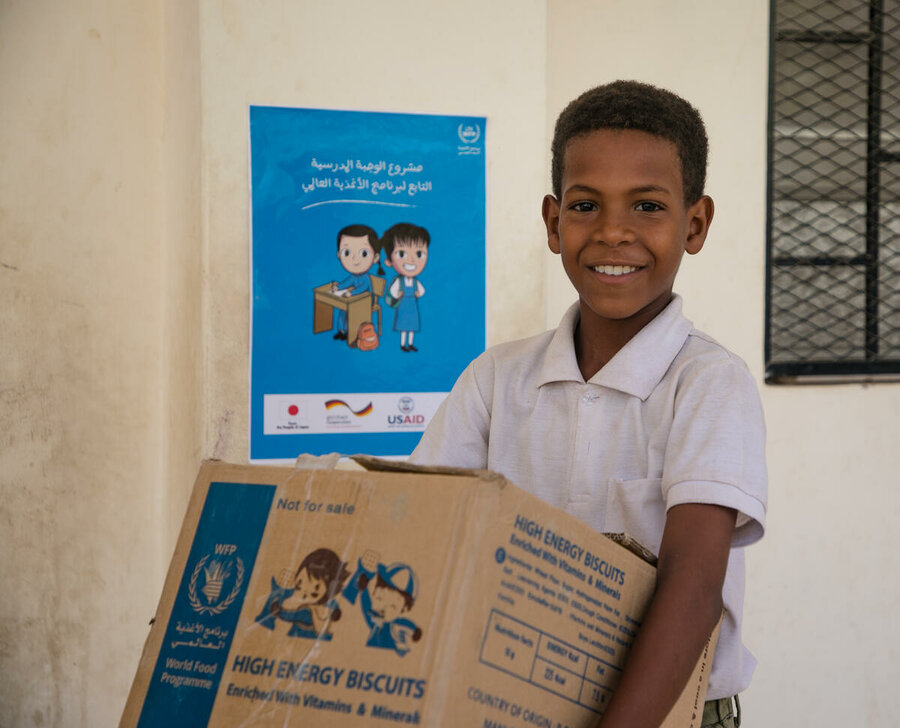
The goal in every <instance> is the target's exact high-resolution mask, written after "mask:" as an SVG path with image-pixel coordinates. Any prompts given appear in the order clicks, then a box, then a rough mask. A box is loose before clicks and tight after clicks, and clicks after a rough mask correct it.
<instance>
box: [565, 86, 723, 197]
mask: <svg viewBox="0 0 900 728" xmlns="http://www.w3.org/2000/svg"><path fill="white" fill-rule="evenodd" d="M600 129H634V130H636V131H643V132H647V133H648V134H653V135H654V136H658V137H661V138H663V139H666V140H668V141H670V142H672V143H673V144H674V145H675V147H676V149H677V150H678V156H679V158H680V159H681V178H682V183H683V186H684V201H685V204H688V205H689V204H693V203H694V202H696V201H697V200H698V199H700V197H702V196H703V188H704V185H705V183H706V160H707V156H708V154H709V141H708V140H707V137H706V127H705V126H704V124H703V119H702V118H701V116H700V112H699V111H697V109H695V108H694V107H693V106H691V105H690V104H689V103H688V102H687V101H685V100H684V99H683V98H681V97H680V96H678V95H676V94H674V93H672V92H671V91H667V90H665V89H662V88H658V87H656V86H651V85H650V84H647V83H641V82H639V81H613V82H612V83H608V84H605V85H603V86H597V87H596V88H592V89H590V90H589V91H585V92H584V93H583V94H581V95H580V96H579V97H578V98H576V99H575V100H574V101H572V102H570V103H569V105H568V106H566V108H565V109H563V111H562V113H561V114H560V115H559V118H558V119H557V120H556V128H555V130H554V132H553V144H552V146H551V152H552V155H553V159H552V162H551V168H550V170H551V181H552V183H553V194H554V195H556V197H557V199H559V198H560V197H561V195H562V177H563V164H564V157H565V152H566V147H567V146H568V144H569V142H571V141H572V140H573V139H574V138H576V137H579V136H583V135H585V134H589V133H590V132H592V131H598V130H600Z"/></svg>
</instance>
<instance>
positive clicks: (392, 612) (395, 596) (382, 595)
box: [372, 585, 406, 622]
mask: <svg viewBox="0 0 900 728" xmlns="http://www.w3.org/2000/svg"><path fill="white" fill-rule="evenodd" d="M372 609H373V610H374V611H375V612H376V613H377V614H379V615H381V617H382V619H384V621H385V622H391V621H393V620H395V619H396V618H397V617H399V616H400V615H401V614H403V612H405V611H406V600H405V599H404V598H403V595H402V594H401V593H400V592H398V591H397V590H396V589H391V588H390V587H379V586H377V585H376V586H375V588H374V589H373V590H372Z"/></svg>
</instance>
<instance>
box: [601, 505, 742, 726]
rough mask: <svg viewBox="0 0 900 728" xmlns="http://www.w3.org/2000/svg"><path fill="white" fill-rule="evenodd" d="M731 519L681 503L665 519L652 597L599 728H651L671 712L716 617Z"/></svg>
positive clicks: (726, 511)
mask: <svg viewBox="0 0 900 728" xmlns="http://www.w3.org/2000/svg"><path fill="white" fill-rule="evenodd" d="M736 518H737V513H736V511H735V510H734V509H732V508H724V507H722V506H714V505H705V504H701V503H686V504H683V505H678V506H674V507H672V508H671V509H670V510H669V513H668V515H667V516H666V526H665V530H664V531H663V538H662V544H661V545H660V547H659V564H658V566H657V572H656V575H657V578H656V592H655V594H654V596H653V601H652V602H651V603H650V608H649V609H648V611H647V614H646V616H645V617H644V621H643V624H642V625H641V629H640V632H638V636H637V637H636V638H635V640H634V644H633V645H632V647H631V651H630V652H629V654H628V659H627V661H626V663H625V670H624V672H623V673H622V679H621V681H620V682H619V686H618V688H616V692H615V693H614V694H613V697H612V699H611V700H610V703H609V707H608V708H607V710H606V713H604V715H603V718H602V719H601V720H600V726H601V727H602V728H614V727H616V728H619V727H622V728H624V727H626V726H627V728H645V727H646V728H657V727H658V726H659V725H660V724H661V723H662V721H663V720H664V719H665V717H666V715H667V714H668V712H669V710H670V709H671V708H672V706H673V705H674V704H675V701H676V700H677V699H678V696H679V695H680V694H681V691H682V690H683V689H684V686H685V685H686V684H687V681H688V678H689V677H690V676H691V672H692V671H693V669H694V666H695V665H696V664H697V660H698V659H699V658H700V654H701V652H702V651H703V647H704V646H705V645H706V641H707V640H708V639H709V635H710V633H711V632H712V630H713V627H715V626H716V622H717V621H718V620H719V617H720V616H721V614H722V584H723V583H724V581H725V569H726V567H727V566H728V555H729V552H730V549H731V538H732V535H733V534H734V525H735V520H736Z"/></svg>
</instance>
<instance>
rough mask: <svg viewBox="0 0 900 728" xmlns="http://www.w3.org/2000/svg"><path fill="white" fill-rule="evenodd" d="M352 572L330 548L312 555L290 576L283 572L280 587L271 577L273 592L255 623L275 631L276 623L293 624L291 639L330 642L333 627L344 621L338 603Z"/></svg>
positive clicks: (322, 549) (290, 631)
mask: <svg viewBox="0 0 900 728" xmlns="http://www.w3.org/2000/svg"><path fill="white" fill-rule="evenodd" d="M349 574H350V572H349V570H348V569H347V565H346V564H344V563H342V562H341V559H340V557H339V556H338V555H337V554H336V553H334V551H332V550H331V549H325V548H320V549H316V550H315V551H312V552H311V553H309V554H308V555H307V556H306V558H305V559H303V561H302V562H301V564H300V566H299V567H297V571H296V572H295V573H294V574H293V575H291V574H290V573H289V572H288V573H287V574H285V573H284V572H282V578H281V582H282V583H281V584H279V583H278V582H277V581H276V580H275V578H274V577H273V578H272V584H271V591H270V593H269V596H268V598H267V599H266V603H265V605H264V606H263V609H262V611H261V612H260V613H259V615H258V616H257V617H256V622H257V623H258V624H261V625H262V626H263V627H265V628H266V629H271V630H274V629H275V624H276V620H279V619H280V620H283V621H285V622H289V623H290V624H291V628H290V630H288V636H289V637H306V638H309V639H321V640H330V639H331V624H332V623H333V622H337V621H338V620H339V619H340V618H341V610H340V607H339V606H338V603H337V601H336V597H337V595H338V593H340V591H341V588H342V587H343V586H344V583H345V582H346V581H347V577H348V576H349Z"/></svg>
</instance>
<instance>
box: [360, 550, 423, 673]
mask: <svg viewBox="0 0 900 728" xmlns="http://www.w3.org/2000/svg"><path fill="white" fill-rule="evenodd" d="M379 559H380V557H379V556H378V554H377V553H376V552H374V551H371V550H367V551H366V552H365V553H364V554H363V555H362V557H361V558H360V559H359V565H358V567H357V569H356V573H355V574H354V575H353V577H352V578H351V579H350V583H349V584H348V585H347V586H346V587H345V588H344V598H345V599H346V600H347V601H348V602H350V603H351V604H356V597H357V596H359V605H360V608H361V609H362V613H363V618H364V619H365V620H366V624H367V625H368V626H369V638H368V639H367V640H366V647H380V648H382V649H386V650H394V651H395V652H396V653H397V654H398V655H400V656H401V657H403V656H404V655H405V654H406V653H407V652H409V650H410V645H409V642H408V641H407V640H412V641H413V642H418V641H419V640H420V639H421V638H422V630H421V629H420V628H419V627H418V626H417V625H416V623H415V622H413V621H412V620H411V619H409V618H407V617H405V616H404V615H405V614H407V613H408V612H409V610H411V609H412V608H413V604H414V603H415V601H416V592H417V587H416V584H417V581H416V575H415V573H414V572H413V570H412V569H411V568H410V567H409V566H407V565H406V564H401V563H396V564H390V565H388V566H385V565H384V564H382V563H378V562H379ZM373 579H374V584H373ZM370 592H371V593H370Z"/></svg>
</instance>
